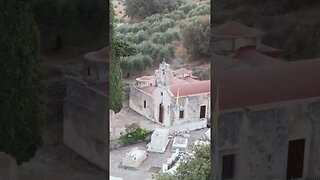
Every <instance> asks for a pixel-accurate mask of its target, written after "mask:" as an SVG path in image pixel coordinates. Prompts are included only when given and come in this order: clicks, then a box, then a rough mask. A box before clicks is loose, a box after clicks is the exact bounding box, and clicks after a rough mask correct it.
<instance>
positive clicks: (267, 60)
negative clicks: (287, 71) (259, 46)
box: [234, 49, 287, 66]
mask: <svg viewBox="0 0 320 180" xmlns="http://www.w3.org/2000/svg"><path fill="white" fill-rule="evenodd" d="M234 58H236V59H240V60H243V61H246V62H247V63H248V64H250V65H252V66H261V65H272V64H283V63H287V62H286V61H281V60H278V59H274V58H272V57H269V56H266V55H264V54H262V53H260V52H258V51H256V50H253V49H247V50H241V51H238V52H237V55H236V56H234Z"/></svg>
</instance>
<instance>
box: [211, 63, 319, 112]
mask: <svg viewBox="0 0 320 180" xmlns="http://www.w3.org/2000/svg"><path fill="white" fill-rule="evenodd" d="M214 77H215V78H214V79H213V81H214V82H213V83H214V84H213V85H214V86H215V85H217V84H219V94H220V97H219V101H220V103H219V107H220V108H221V109H233V108H241V107H246V106H255V105H261V104H267V103H272V102H281V101H289V100H295V99H302V98H310V97H317V96H320V59H311V60H302V61H298V62H292V63H284V64H275V65H270V66H260V67H255V68H249V69H246V70H241V69H239V70H237V69H235V70H229V71H219V70H214ZM213 94H215V93H213ZM213 96H215V95H213Z"/></svg>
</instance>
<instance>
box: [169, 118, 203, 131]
mask: <svg viewBox="0 0 320 180" xmlns="http://www.w3.org/2000/svg"><path fill="white" fill-rule="evenodd" d="M206 127H207V119H203V120H200V121H195V122H186V123H182V124H177V125H172V126H170V127H168V129H169V131H170V133H173V132H176V131H178V132H184V131H194V130H198V129H202V128H206Z"/></svg>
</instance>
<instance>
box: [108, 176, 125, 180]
mask: <svg viewBox="0 0 320 180" xmlns="http://www.w3.org/2000/svg"><path fill="white" fill-rule="evenodd" d="M110 180H123V179H122V178H119V177H113V176H110Z"/></svg>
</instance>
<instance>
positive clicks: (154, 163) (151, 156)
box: [109, 121, 208, 180]
mask: <svg viewBox="0 0 320 180" xmlns="http://www.w3.org/2000/svg"><path fill="white" fill-rule="evenodd" d="M141 122H143V121H141ZM145 123H146V122H145ZM150 123H152V122H150ZM207 130H208V129H207V128H205V129H201V130H196V131H191V132H189V133H188V134H189V135H190V137H189V138H188V139H189V143H190V144H189V145H191V144H193V142H194V141H195V140H198V139H201V137H202V136H203V135H204V133H205V132H206V131H207ZM134 147H138V148H139V149H142V150H146V143H139V144H134V145H131V146H126V147H123V148H120V149H116V150H112V151H111V152H110V161H109V162H110V176H114V177H120V178H123V180H129V179H146V180H148V179H152V176H153V175H155V174H157V173H158V172H160V170H161V167H162V164H163V163H164V162H165V161H166V160H167V159H168V158H170V157H171V155H172V152H171V148H172V140H170V142H169V144H168V146H167V149H166V151H165V152H164V153H163V154H160V153H149V152H148V158H147V159H146V160H145V162H144V163H142V165H141V166H140V167H139V168H138V169H136V170H133V169H125V168H123V167H121V162H122V158H123V156H124V155H125V154H126V153H127V152H129V151H130V150H131V149H132V148H134Z"/></svg>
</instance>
